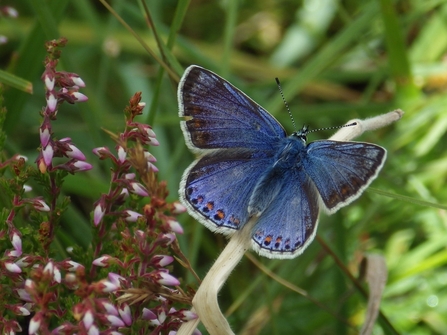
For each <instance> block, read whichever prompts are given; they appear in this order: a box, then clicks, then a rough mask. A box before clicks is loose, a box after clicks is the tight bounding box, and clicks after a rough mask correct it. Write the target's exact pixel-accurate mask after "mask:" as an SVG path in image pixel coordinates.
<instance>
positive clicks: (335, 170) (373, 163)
mask: <svg viewBox="0 0 447 335" xmlns="http://www.w3.org/2000/svg"><path fill="white" fill-rule="evenodd" d="M385 159H386V150H385V149H384V148H382V147H380V146H378V145H375V144H370V143H363V142H337V141H329V140H322V141H315V142H312V143H309V145H307V155H305V157H304V159H303V167H304V169H305V171H306V173H307V174H308V175H309V176H310V178H311V179H312V181H313V182H314V183H315V186H316V187H317V189H318V192H319V194H320V196H321V199H322V200H323V204H324V205H325V207H326V210H327V211H328V212H329V213H334V212H336V211H337V210H338V209H340V208H341V207H343V206H346V205H347V204H349V203H351V202H352V201H354V200H355V199H357V198H358V197H359V196H360V195H361V194H362V192H363V191H364V190H365V188H366V187H368V185H369V184H370V183H371V182H372V181H373V180H374V179H375V178H376V177H377V175H378V173H379V171H380V170H381V169H382V166H383V164H384V162H385Z"/></svg>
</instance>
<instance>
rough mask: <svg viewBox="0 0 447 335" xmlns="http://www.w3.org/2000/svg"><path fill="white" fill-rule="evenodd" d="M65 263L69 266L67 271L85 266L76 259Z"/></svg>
mask: <svg viewBox="0 0 447 335" xmlns="http://www.w3.org/2000/svg"><path fill="white" fill-rule="evenodd" d="M65 264H67V265H68V266H69V267H68V268H67V271H76V270H77V269H78V268H80V267H81V268H83V267H84V265H82V264H79V263H76V262H74V261H66V262H65Z"/></svg>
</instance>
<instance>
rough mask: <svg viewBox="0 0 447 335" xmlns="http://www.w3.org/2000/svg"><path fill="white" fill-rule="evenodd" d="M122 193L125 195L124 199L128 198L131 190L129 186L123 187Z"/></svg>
mask: <svg viewBox="0 0 447 335" xmlns="http://www.w3.org/2000/svg"><path fill="white" fill-rule="evenodd" d="M120 194H122V195H123V196H124V199H126V198H128V197H129V190H128V189H127V188H123V189H122V190H121V193H120Z"/></svg>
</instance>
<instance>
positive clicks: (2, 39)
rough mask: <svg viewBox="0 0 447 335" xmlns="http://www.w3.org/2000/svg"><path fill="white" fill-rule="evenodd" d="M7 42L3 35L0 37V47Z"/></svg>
mask: <svg viewBox="0 0 447 335" xmlns="http://www.w3.org/2000/svg"><path fill="white" fill-rule="evenodd" d="M7 42H8V38H7V37H6V36H5V35H0V45H2V44H6V43H7Z"/></svg>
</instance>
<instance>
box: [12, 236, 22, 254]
mask: <svg viewBox="0 0 447 335" xmlns="http://www.w3.org/2000/svg"><path fill="white" fill-rule="evenodd" d="M11 243H12V246H13V248H14V249H15V257H19V256H20V255H21V254H22V238H21V237H20V235H19V234H17V233H14V234H13V235H12V240H11Z"/></svg>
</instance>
